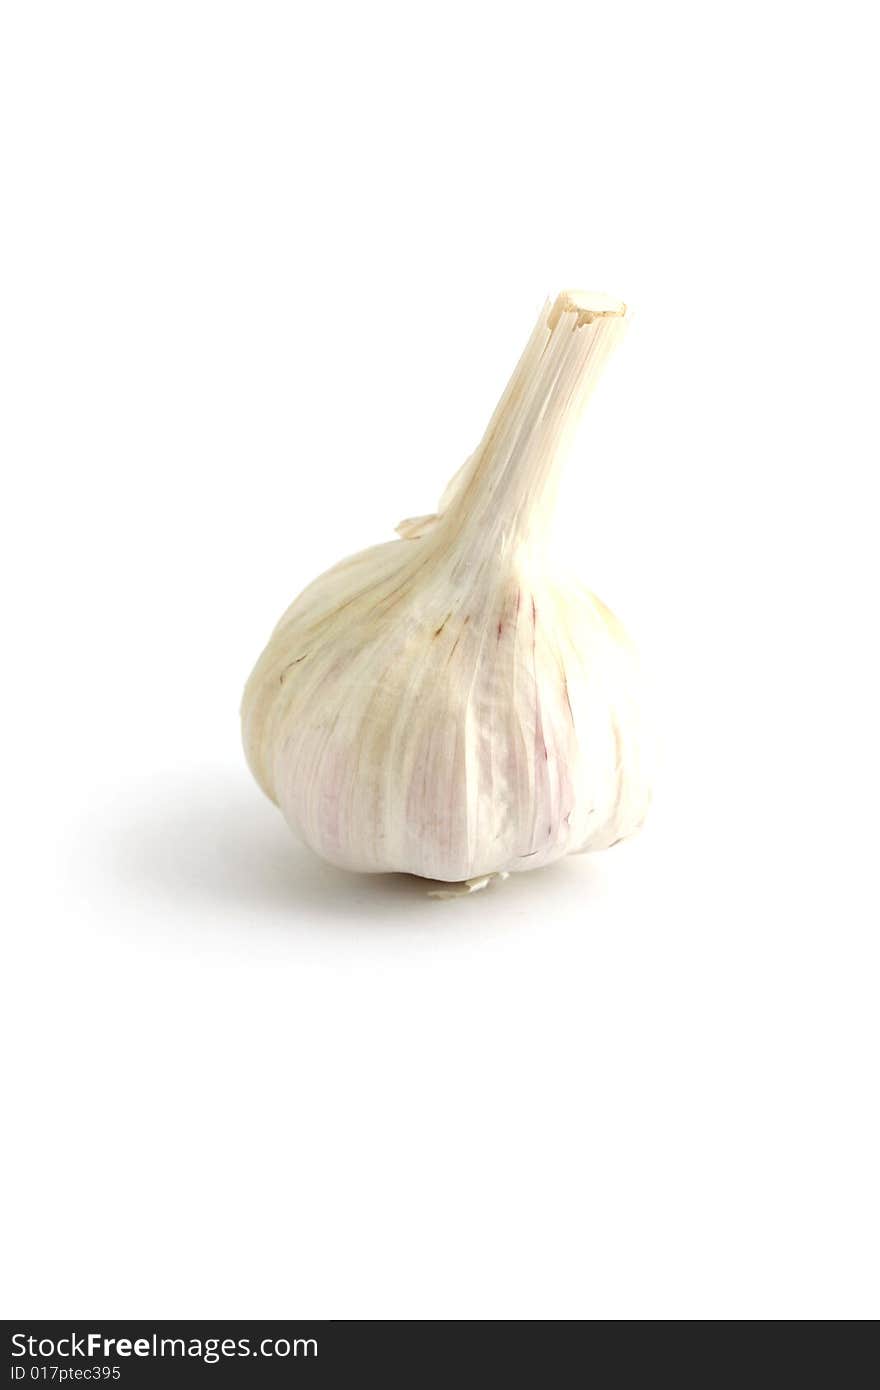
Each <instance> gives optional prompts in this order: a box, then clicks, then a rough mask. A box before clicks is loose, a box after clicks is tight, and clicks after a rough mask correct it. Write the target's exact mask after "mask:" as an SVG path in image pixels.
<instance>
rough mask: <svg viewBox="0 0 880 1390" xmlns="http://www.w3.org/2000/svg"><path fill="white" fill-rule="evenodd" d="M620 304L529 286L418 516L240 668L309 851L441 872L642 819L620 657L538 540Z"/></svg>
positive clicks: (633, 669)
mask: <svg viewBox="0 0 880 1390" xmlns="http://www.w3.org/2000/svg"><path fill="white" fill-rule="evenodd" d="M625 316H626V309H625V306H624V305H622V304H619V303H616V302H615V301H609V300H605V299H602V298H600V297H598V296H586V295H580V294H573V293H566V294H562V295H560V296H558V298H557V299H556V301H555V303H554V304H553V305H552V306H551V305H549V304H548V305H547V306H545V309H544V311H543V312H542V315H541V317H540V319H539V321H538V324H537V326H536V328H535V331H534V333H533V334H532V337H531V339H530V340H529V343H528V345H527V347H526V350H525V352H524V353H523V356H522V358H521V360H520V362H519V364H518V366H517V368H516V370H515V372H514V374H513V377H512V378H511V381H510V383H509V385H508V387H507V390H506V391H505V394H504V396H503V397H502V400H501V402H500V403H499V405H498V408H497V409H496V412H495V415H494V416H493V418H492V421H491V422H490V424H489V427H488V429H487V431H486V434H485V436H484V438H483V441H482V443H481V444H480V446H479V448H478V449H477V451H476V453H475V454H474V455H472V457H471V458H470V459H469V460H468V462H467V464H466V465H465V467H464V468H463V469H462V470H460V472H459V473H458V474H457V475H456V477H455V478H454V479H453V482H452V484H451V485H450V487H449V488H448V489H447V492H446V494H445V496H444V498H443V501H442V502H441V507H440V511H439V513H438V515H437V516H434V517H423V518H420V519H418V520H416V521H408V522H404V523H401V526H400V528H399V531H400V534H401V537H402V539H400V540H397V541H391V542H388V543H387V544H385V545H379V546H375V547H373V548H372V549H370V550H366V551H363V552H361V553H360V554H358V555H355V556H353V557H351V558H349V559H347V560H344V561H343V562H342V563H341V564H339V565H337V566H335V568H334V569H332V570H330V571H328V572H327V573H326V574H324V575H322V576H321V577H320V578H319V579H317V580H315V582H314V583H313V584H311V585H310V586H309V587H308V588H307V589H306V590H305V591H304V592H303V593H302V594H301V595H300V597H299V598H298V599H297V600H296V602H295V603H294V604H293V605H292V606H291V608H289V609H288V611H287V612H286V613H285V615H284V617H283V618H282V619H281V621H280V622H279V624H278V626H277V627H276V629H275V631H274V633H273V634H272V637H271V639H270V641H269V644H268V646H267V647H266V650H265V651H264V652H263V655H262V656H261V657H260V660H259V661H258V663H257V665H256V668H255V669H254V671H253V673H252V675H251V677H250V680H249V681H248V684H247V687H246V690H245V694H244V700H243V705H242V722H243V735H244V745H245V751H246V754H247V758H248V762H249V764H250V767H251V769H252V771H253V773H254V776H255V777H256V779H257V781H258V782H259V784H260V786H261V787H262V788H263V790H264V791H265V792H266V793H267V795H268V796H269V797H271V798H272V800H274V801H275V802H277V804H278V806H279V807H280V808H281V810H282V812H283V813H284V816H285V818H286V819H287V821H288V823H289V824H290V826H291V827H292V829H293V830H294V831H295V832H296V833H297V834H298V835H299V836H300V837H301V838H302V839H303V840H304V841H305V842H306V844H308V845H310V846H311V847H312V848H313V849H314V850H315V851H316V852H317V853H318V854H320V855H322V856H323V857H324V858H325V859H328V860H330V861H331V862H333V863H335V864H338V865H341V866H342V867H344V868H347V869H353V870H359V871H364V872H371V873H379V872H392V871H396V872H404V873H411V874H417V875H420V876H422V877H424V878H430V879H439V880H444V881H446V882H450V883H458V882H462V881H469V880H470V881H472V880H476V879H480V878H483V877H484V876H490V875H493V874H497V873H507V872H515V871H521V870H525V869H533V868H538V867H540V866H542V865H544V864H548V863H550V862H551V861H552V860H554V859H558V858H560V857H561V856H562V855H564V854H570V853H573V852H580V851H582V850H587V849H601V848H603V847H605V846H608V845H611V844H614V843H615V842H616V841H618V840H620V839H623V838H624V837H625V836H627V835H629V834H631V833H632V832H633V831H634V830H636V829H637V828H638V826H639V825H640V824H641V822H642V820H643V819H644V816H645V813H646V810H647V807H648V802H649V799H650V792H649V787H648V780H647V772H646V769H645V766H644V760H645V758H644V750H643V742H644V737H643V733H642V724H641V717H640V712H639V685H640V681H639V676H638V666H637V661H636V658H635V654H634V652H633V649H632V647H631V645H630V643H629V641H628V639H627V637H626V635H625V633H624V632H623V630H622V628H621V627H620V625H619V624H618V623H617V621H616V619H615V618H614V617H613V616H612V614H611V613H609V611H608V610H607V609H606V608H605V607H604V605H603V604H601V603H600V602H599V600H598V599H596V598H595V597H593V595H591V594H590V593H589V592H587V591H586V590H585V589H583V588H582V587H581V586H580V585H579V584H578V583H577V582H576V581H574V580H572V579H570V578H569V577H568V576H567V575H565V574H559V573H557V572H556V570H555V568H554V565H553V557H552V553H551V551H550V547H549V545H548V529H549V519H550V516H551V514H552V507H553V502H554V498H555V491H556V486H557V483H558V472H559V464H560V460H561V458H562V457H563V456H564V453H565V452H566V446H567V444H568V442H569V440H570V436H571V433H572V430H573V428H574V426H575V425H576V423H577V420H578V417H579V415H580V413H581V410H582V409H583V406H584V404H585V402H586V399H587V397H588V395H589V392H590V390H591V388H592V385H593V384H594V381H595V378H596V375H597V372H598V370H599V368H600V366H601V364H602V361H603V360H604V358H605V356H606V355H607V353H608V351H609V350H610V348H611V347H612V346H613V344H614V343H615V341H616V340H617V338H618V337H619V335H620V332H621V331H622V328H623V325H624V320H625Z"/></svg>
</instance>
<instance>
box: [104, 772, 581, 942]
mask: <svg viewBox="0 0 880 1390" xmlns="http://www.w3.org/2000/svg"><path fill="white" fill-rule="evenodd" d="M111 833H112V845H111V850H112V861H111V863H112V873H113V877H114V879H115V880H116V883H117V885H118V886H119V888H120V889H121V890H122V891H123V892H124V893H125V894H126V895H130V894H135V895H137V896H139V897H140V896H143V895H144V894H147V895H149V897H150V899H151V900H152V901H153V902H154V903H155V904H156V906H157V908H158V909H159V910H160V912H161V908H162V905H163V904H167V905H168V906H169V907H170V906H172V905H174V906H176V907H180V906H184V907H187V908H189V909H190V910H191V911H192V912H193V913H194V914H199V913H206V914H210V915H211V917H212V918H224V917H226V916H228V915H236V916H239V917H240V916H241V915H243V914H247V916H248V917H249V918H251V919H253V920H255V921H261V920H269V919H274V920H275V921H276V922H277V921H279V920H280V921H289V923H290V925H292V926H293V925H302V924H303V923H308V922H311V921H318V920H327V919H335V920H337V921H345V920H348V921H350V922H352V923H360V924H368V925H371V926H385V927H391V926H394V925H395V924H397V925H400V926H406V927H407V928H417V929H418V928H422V927H424V928H426V929H434V928H436V927H438V926H440V927H443V926H445V925H455V924H458V923H461V922H462V920H463V915H462V914H464V915H465V916H466V917H467V918H470V916H471V914H470V912H468V910H467V909H466V908H465V906H464V904H465V902H469V901H471V896H470V895H467V894H465V896H464V897H463V898H461V899H459V900H458V901H454V900H453V901H440V900H438V898H437V897H432V896H431V892H432V890H435V891H438V892H440V893H446V892H448V890H450V889H453V888H454V885H451V884H448V883H435V882H433V881H431V880H426V879H424V878H417V877H414V876H412V875H409V874H358V873H351V872H349V871H347V870H343V869H338V868H335V867H334V866H333V865H332V864H328V863H326V862H325V861H324V860H322V859H320V858H319V857H318V856H317V855H315V854H314V853H312V851H311V850H308V849H307V848H305V847H304V846H301V845H299V844H298V843H297V842H296V841H295V840H293V839H292V837H291V835H290V832H289V831H288V830H287V828H286V827H285V825H284V824H283V822H282V821H281V820H280V818H279V817H278V814H277V811H275V809H274V808H273V807H272V806H271V805H270V804H269V802H268V801H265V800H264V799H263V798H262V797H261V796H260V794H259V793H258V792H257V791H256V789H255V788H254V787H253V786H252V785H251V784H250V782H249V781H248V780H247V779H246V777H245V776H244V774H243V773H242V774H238V773H234V772H231V771H230V772H228V773H227V772H221V771H208V772H199V773H196V774H192V775H190V776H189V777H187V778H183V777H173V776H172V777H169V778H168V779H166V780H164V781H163V780H153V781H151V782H150V783H149V784H148V785H145V786H143V787H142V789H141V791H140V794H139V795H138V796H137V797H136V798H134V799H133V802H132V801H130V802H129V809H128V811H127V813H126V815H125V817H124V818H122V819H121V820H120V819H118V818H117V817H114V828H113V831H112V832H111ZM536 877H537V878H541V879H544V880H545V883H544V893H543V894H542V904H543V905H544V907H545V908H546V906H547V901H546V890H547V888H548V887H550V888H551V889H552V888H553V887H555V888H556V889H557V890H558V891H560V892H561V893H564V894H566V895H568V894H570V893H571V891H572V881H573V880H574V879H577V892H578V894H579V895H580V896H582V897H583V899H584V901H585V903H588V902H589V900H590V899H591V898H592V897H594V896H597V895H599V894H600V893H601V886H602V883H603V874H602V872H601V870H600V868H599V866H597V865H596V864H595V863H594V862H592V863H587V862H585V861H584V860H583V859H581V860H580V861H579V862H577V863H571V862H570V863H567V864H566V863H562V864H559V865H553V866H552V867H551V868H548V869H547V871H546V873H545V874H541V875H534V876H533V875H517V876H515V877H513V878H511V879H510V880H508V881H507V882H501V881H495V882H492V883H490V884H489V885H488V887H487V889H486V891H484V892H481V893H479V895H478V896H479V899H481V900H483V901H482V902H481V903H480V908H481V912H482V913H485V914H486V915H485V917H482V916H481V920H485V921H487V922H488V921H490V920H495V921H497V920H498V913H499V912H500V914H501V916H502V917H503V918H507V917H509V916H510V915H511V914H512V915H517V914H518V912H519V911H520V910H522V909H523V908H524V906H525V904H526V903H527V902H530V901H531V897H532V892H533V891H534V883H533V882H532V880H533V879H534V878H536ZM490 898H493V899H495V907H494V908H492V909H490V910H489V912H488V913H486V906H488V900H489V899H490ZM484 904H485V905H484Z"/></svg>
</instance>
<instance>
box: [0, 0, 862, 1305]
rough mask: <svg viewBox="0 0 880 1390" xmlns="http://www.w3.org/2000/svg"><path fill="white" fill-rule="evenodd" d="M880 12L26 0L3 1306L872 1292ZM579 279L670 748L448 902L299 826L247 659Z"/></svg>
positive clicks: (381, 522)
mask: <svg viewBox="0 0 880 1390" xmlns="http://www.w3.org/2000/svg"><path fill="white" fill-rule="evenodd" d="M870 16H871V7H870V6H868V5H858V4H847V3H838V4H834V5H827V6H824V5H811V4H803V3H799V4H791V5H787V4H778V3H772V0H771V2H770V3H767V2H766V0H762V3H760V4H754V5H749V4H744V5H737V6H727V7H719V6H706V5H703V4H680V3H679V4H676V3H671V4H664V5H654V4H644V5H637V4H625V3H622V4H614V5H606V4H603V5H600V6H597V5H589V4H586V5H585V4H571V5H567V4H560V3H551V2H549V0H543V2H542V3H541V4H534V5H528V6H526V5H517V4H515V3H504V4H501V3H492V4H487V3H480V0H470V3H468V4H466V5H457V4H454V3H450V4H445V5H443V6H432V7H428V6H421V5H410V4H406V5H404V4H400V5H387V4H381V3H371V4H366V5H361V4H343V5H339V4H336V5H330V4H328V5H321V6H313V7H309V6H298V5H294V4H267V3H254V0H249V3H246V4H245V3H240V4H225V3H214V2H212V3H205V4H197V3H186V0H174V3H169V4H162V3H157V0H151V3H149V4H136V3H128V4H118V3H107V4H92V3H79V4H76V5H70V4H55V5H53V4H44V3H7V4H6V5H5V6H4V8H3V19H2V34H0V69H2V71H0V104H2V111H0V130H2V147H3V152H2V170H0V177H2V198H3V214H2V222H0V238H2V242H3V246H2V255H0V275H2V312H0V335H2V354H3V360H2V394H3V407H2V460H3V467H4V476H5V481H4V485H3V509H2V510H3V520H2V528H3V540H2V560H3V569H4V577H3V594H4V613H5V616H4V624H3V626H4V643H3V657H2V660H3V665H4V670H5V674H4V678H3V699H4V707H5V718H4V754H3V806H4V812H3V813H4V819H5V821H6V833H5V836H4V840H5V844H6V848H7V850H8V852H9V853H8V856H4V859H5V861H6V862H5V868H4V871H3V874H4V893H3V897H4V912H3V916H4V919H5V927H4V936H5V946H6V951H7V957H8V965H7V973H6V977H5V979H6V982H5V990H4V993H5V1005H4V1011H3V1012H4V1025H3V1026H4V1032H5V1034H6V1039H5V1046H4V1063H5V1066H6V1069H7V1076H6V1081H5V1083H4V1096H5V1104H4V1109H5V1111H6V1114H7V1115H8V1116H9V1117H10V1124H9V1128H8V1131H7V1137H6V1139H5V1141H4V1144H3V1152H2V1163H3V1167H4V1170H5V1175H6V1176H5V1184H4V1193H5V1205H6V1212H5V1217H4V1246H5V1250H6V1259H5V1262H4V1263H5V1270H4V1280H5V1281H6V1283H5V1289H4V1291H3V1300H2V1302H3V1312H4V1313H5V1314H6V1315H7V1316H23V1315H27V1316H31V1317H33V1316H43V1317H49V1316H59V1317H62V1316H80V1317H82V1316H83V1315H85V1314H88V1315H89V1316H104V1317H113V1316H116V1317H122V1316H142V1317H151V1316H157V1317H158V1316H166V1317H167V1316H178V1317H183V1316H193V1317H198V1316H213V1317H218V1318H222V1317H235V1316H238V1317H258V1316H263V1317H273V1316H305V1315H315V1316H325V1317H358V1316H360V1317H367V1318H377V1317H407V1318H409V1317H418V1316H426V1317H430V1318H438V1319H440V1318H452V1317H467V1318H476V1317H494V1318H527V1317H537V1318H550V1317H557V1318H588V1319H597V1318H624V1319H633V1318H661V1319H663V1318H675V1319H683V1318H708V1317H722V1318H735V1319H739V1318H750V1317H759V1318H866V1317H873V1316H876V1315H877V1314H878V1312H880V1298H878V1284H877V1243H878V1238H880V1221H878V1216H880V1213H878V1169H880V1163H878V1160H880V1154H878V1147H880V1145H878V1138H880V1134H878V1116H877V1060H878V1023H877V1003H878V964H880V949H878V939H877V929H878V921H880V913H878V889H877V872H878V869H877V828H878V827H877V802H878V793H877V786H878V771H880V769H878V758H877V752H878V743H877V736H876V722H877V689H876V681H875V679H874V675H875V673H874V663H875V660H876V647H877V619H876V603H877V597H878V576H877V568H876V561H875V551H876V533H877V470H878V461H880V460H878V448H877V431H876V416H877V366H878V358H877V334H878V308H880V305H878V277H877V272H876V261H877V244H878V226H877V219H876V214H875V208H874V205H873V198H874V192H875V189H876V148H875V136H876V125H877V117H878V111H877V105H876V99H875V92H876V73H875V70H874V58H873V55H874V54H875V52H876V46H875V42H874V39H875V36H872V35H871V34H870V32H869V19H870ZM872 130H873V133H872ZM564 286H575V287H580V288H586V289H595V290H601V291H605V292H607V293H610V294H614V295H619V296H621V297H623V298H624V299H626V300H627V301H628V302H629V303H630V304H631V305H632V306H633V310H634V317H633V325H632V328H631V329H630V333H629V336H628V339H627V341H626V342H625V344H624V345H623V346H622V347H621V348H620V350H619V352H618V354H617V357H616V359H615V361H614V363H613V364H612V366H611V367H610V368H609V371H608V374H607V376H606V378H605V379H604V381H603V382H602V384H601V386H600V389H599V391H598V392H597V395H596V397H595V399H594V402H593V404H592V406H591V409H590V418H589V420H588V421H587V422H585V427H584V430H583V432H582V435H581V437H580V440H579V446H578V452H577V455H576V457H575V458H574V459H573V460H572V462H571V465H570V469H569V473H568V477H567V489H568V491H567V494H566V505H565V530H566V531H567V532H568V539H569V541H573V542H574V543H575V545H576V546H577V547H578V548H579V554H580V563H581V570H582V573H583V577H584V579H585V580H586V581H587V582H588V583H589V584H590V585H591V587H594V588H595V589H596V591H597V592H598V593H600V594H601V595H602V597H603V598H604V599H605V600H606V601H607V602H608V603H609V604H610V605H611V607H612V608H614V609H615V610H616V611H617V612H618V614H619V615H620V616H621V617H622V618H623V620H624V621H625V622H626V624H627V626H628V627H629V628H630V630H631V631H632V633H633V634H634V635H635V636H636V637H637V639H638V640H639V641H640V643H641V645H642V647H643V649H644V651H645V654H646V657H647V660H648V663H649V666H650V667H651V669H652V671H653V674H654V678H655V684H656V709H657V712H658V717H659V721H660V723H661V727H662V730H663V737H664V747H665V753H664V762H663V768H662V772H661V776H660V780H659V783H658V787H657V794H656V802H655V806H654V810H653V813H652V816H651V819H650V822H649V824H648V826H647V827H646V829H645V831H644V833H643V835H642V836H641V837H640V838H638V839H637V840H635V841H633V842H632V843H630V844H628V845H626V846H621V847H620V848H618V849H615V850H614V851H611V852H610V853H607V854H605V855H600V856H596V857H595V858H592V859H591V858H589V857H587V858H580V859H574V860H570V861H568V862H565V863H562V864H561V865H559V866H557V867H555V868H553V869H549V870H545V871H543V872H537V873H533V874H523V875H521V876H519V878H517V879H514V880H510V881H509V882H508V883H506V884H504V885H501V886H498V887H495V888H493V889H491V890H490V891H487V892H485V893H482V894H478V895H476V896H475V897H474V898H472V899H468V900H467V901H460V902H453V903H439V902H436V901H432V900H429V899H428V898H427V897H426V896H425V894H424V890H423V886H422V885H420V884H419V883H418V882H416V881H413V880H385V881H383V880H380V879H362V878H356V877H351V876H347V875H345V874H343V873H341V872H338V871H335V870H333V869H331V868H329V867H327V866H324V865H322V864H321V863H320V862H319V861H317V860H316V859H314V858H312V857H311V856H310V855H309V854H308V853H307V852H306V851H305V850H303V849H300V848H298V847H297V846H296V844H294V843H293V841H292V840H291V839H290V837H289V835H288V833H287V831H286V829H285V827H284V825H283V822H282V821H281V818H280V816H279V815H278V813H277V812H276V811H275V810H274V808H273V807H272V806H271V805H270V804H269V803H268V802H267V801H265V800H264V799H263V798H262V796H261V795H260V793H259V792H258V790H257V789H256V787H255V786H254V785H253V784H252V782H251V780H250V778H249V775H248V773H247V771H246V769H245V766H244V763H243V759H242V756H241V752H240V748H239V734H238V713H237V711H238V702H239V697H240V692H241V688H242V685H243V683H244V680H245V677H246V676H247V674H248V672H249V670H250V667H251V665H252V663H253V662H254V660H255V659H256V657H257V655H258V653H259V650H260V648H261V646H262V644H263V642H264V641H265V639H266V637H267V636H268V633H269V630H270V628H271V627H272V625H273V624H274V622H275V620H276V618H277V617H278V616H279V614H280V613H281V611H282V609H283V608H284V607H285V606H286V604H287V603H288V602H289V601H290V599H291V598H293V597H294V595H295V594H296V593H297V592H298V590H299V589H300V588H301V587H302V586H303V585H304V584H305V583H306V582H307V581H308V580H310V579H311V578H313V577H314V576H315V574H317V573H318V572H319V571H321V570H322V569H325V568H326V567H328V566H329V565H330V564H332V563H333V562H335V561H336V560H337V559H339V558H341V557H342V556H343V555H345V554H347V553H350V552H351V551H353V550H356V549H359V548H361V547H363V546H364V545H367V544H371V543H374V542H376V541H379V540H382V539H385V538H389V537H390V536H391V535H392V527H393V526H394V525H395V523H396V522H397V521H398V520H399V519H400V518H401V517H403V516H409V515H413V514H418V513H419V512H424V511H429V510H431V509H432V508H433V506H434V505H435V503H436V499H437V497H438V496H439V493H440V491H441V490H442V487H443V485H444V484H445V482H446V480H447V478H448V476H449V475H450V474H451V473H452V472H453V471H454V470H455V469H456V468H457V467H458V465H459V464H460V463H461V461H462V460H463V458H464V457H465V456H466V455H467V454H468V453H469V452H470V450H471V449H472V448H473V446H474V444H475V443H476V441H477V440H478V438H479V436H480V434H481V432H482V429H483V427H484V425H485V423H486V421H487V419H488V417H489V414H490V412H491V410H492V408H493V406H494V404H495V401H496V398H497V396H498V394H499V393H500V391H501V389H502V387H503V385H504V382H505V380H506V377H507V374H508V372H509V371H510V369H511V368H512V366H513V363H514V362H515V360H516V357H517V356H518V354H519V352H520V350H521V348H522V346H523V345H524V343H525V340H526V337H527V336H528V333H529V331H530V330H531V327H532V324H533V321H534V317H535V315H536V314H537V312H538V309H539V308H540V305H541V303H542V301H543V299H544V297H545V295H546V294H547V293H548V292H549V291H551V290H553V289H556V288H560V287H564Z"/></svg>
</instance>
